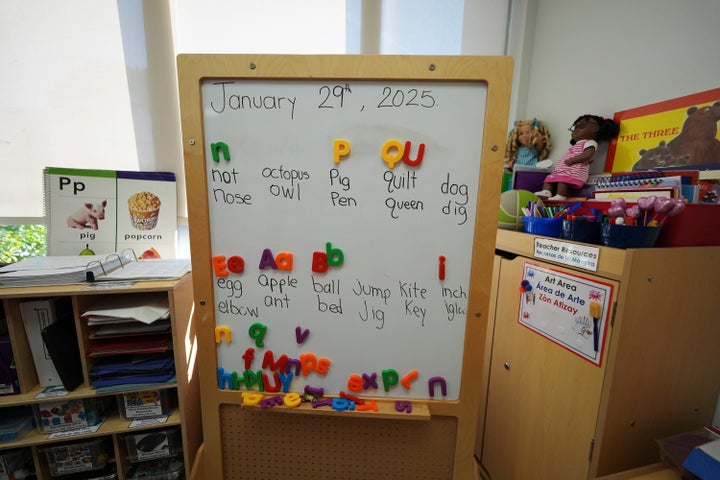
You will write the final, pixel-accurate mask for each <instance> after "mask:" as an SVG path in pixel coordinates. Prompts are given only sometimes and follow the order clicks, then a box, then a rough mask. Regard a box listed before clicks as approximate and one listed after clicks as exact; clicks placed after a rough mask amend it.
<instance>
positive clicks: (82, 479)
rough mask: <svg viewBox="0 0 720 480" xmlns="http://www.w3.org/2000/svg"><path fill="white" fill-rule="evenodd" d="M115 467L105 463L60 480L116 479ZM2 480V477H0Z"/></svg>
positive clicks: (64, 476) (65, 476)
mask: <svg viewBox="0 0 720 480" xmlns="http://www.w3.org/2000/svg"><path fill="white" fill-rule="evenodd" d="M117 479H118V474H117V468H116V467H115V464H107V465H105V466H104V467H103V468H101V469H99V470H95V471H92V472H82V473H73V474H71V475H63V476H62V477H61V480H117ZM0 480H2V479H0Z"/></svg>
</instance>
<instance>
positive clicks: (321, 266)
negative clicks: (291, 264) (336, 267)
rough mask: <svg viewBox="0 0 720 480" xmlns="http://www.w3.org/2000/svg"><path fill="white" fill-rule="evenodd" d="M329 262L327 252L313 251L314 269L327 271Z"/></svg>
mask: <svg viewBox="0 0 720 480" xmlns="http://www.w3.org/2000/svg"><path fill="white" fill-rule="evenodd" d="M327 269H328V263H327V255H326V254H325V252H313V258H312V271H313V272H317V273H323V272H327Z"/></svg>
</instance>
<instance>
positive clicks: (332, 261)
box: [325, 242, 345, 267]
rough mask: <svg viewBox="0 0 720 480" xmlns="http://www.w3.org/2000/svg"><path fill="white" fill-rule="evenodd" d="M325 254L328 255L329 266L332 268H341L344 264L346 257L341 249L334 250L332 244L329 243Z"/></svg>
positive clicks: (326, 245)
mask: <svg viewBox="0 0 720 480" xmlns="http://www.w3.org/2000/svg"><path fill="white" fill-rule="evenodd" d="M325 253H326V254H327V264H328V265H330V266H331V267H339V266H340V265H342V264H343V260H344V259H345V255H344V254H343V251H342V250H340V249H339V248H332V244H331V243H330V242H327V243H326V244H325Z"/></svg>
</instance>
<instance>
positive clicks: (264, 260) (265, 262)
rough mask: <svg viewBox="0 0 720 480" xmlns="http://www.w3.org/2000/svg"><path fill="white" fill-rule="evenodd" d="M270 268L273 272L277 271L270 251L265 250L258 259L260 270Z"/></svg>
mask: <svg viewBox="0 0 720 480" xmlns="http://www.w3.org/2000/svg"><path fill="white" fill-rule="evenodd" d="M267 267H270V268H272V269H273V270H277V265H275V258H274V257H273V254H272V250H270V249H269V248H266V249H265V250H263V253H262V257H260V266H259V267H258V268H260V270H264V269H265V268H267Z"/></svg>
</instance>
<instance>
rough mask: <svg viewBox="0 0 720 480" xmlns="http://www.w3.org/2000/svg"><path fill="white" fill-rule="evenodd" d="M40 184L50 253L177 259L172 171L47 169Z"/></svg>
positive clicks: (174, 184) (175, 211)
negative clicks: (132, 254) (133, 254)
mask: <svg viewBox="0 0 720 480" xmlns="http://www.w3.org/2000/svg"><path fill="white" fill-rule="evenodd" d="M43 183H44V195H45V199H44V204H45V224H46V240H47V252H48V255H82V254H107V253H112V252H116V251H119V250H124V249H125V248H132V249H133V250H135V251H136V252H140V257H141V258H145V257H151V258H173V257H175V242H176V233H177V184H176V180H175V174H174V173H169V172H127V171H116V170H88V169H74V168H55V167H47V168H45V170H44V173H43Z"/></svg>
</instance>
